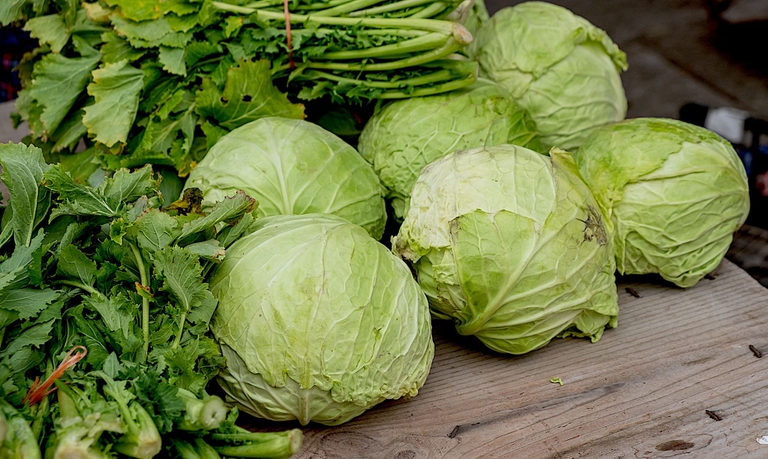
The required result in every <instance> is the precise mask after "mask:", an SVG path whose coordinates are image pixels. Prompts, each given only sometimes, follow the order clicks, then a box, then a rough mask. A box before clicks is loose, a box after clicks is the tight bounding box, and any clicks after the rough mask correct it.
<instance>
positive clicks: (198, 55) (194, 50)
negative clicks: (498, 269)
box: [184, 41, 222, 67]
mask: <svg viewBox="0 0 768 459" xmlns="http://www.w3.org/2000/svg"><path fill="white" fill-rule="evenodd" d="M186 51H187V52H186V53H185V55H184V59H186V62H187V66H188V67H191V66H193V65H195V64H196V63H197V62H198V61H200V60H201V59H204V58H206V57H208V56H211V55H213V54H220V53H221V52H222V49H221V46H220V45H218V44H216V43H210V42H207V41H193V42H191V43H190V44H188V45H187V48H186Z"/></svg>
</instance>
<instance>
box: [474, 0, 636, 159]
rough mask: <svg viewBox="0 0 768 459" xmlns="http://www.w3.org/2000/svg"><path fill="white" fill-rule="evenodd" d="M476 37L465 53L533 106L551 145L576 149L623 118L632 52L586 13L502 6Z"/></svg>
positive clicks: (527, 106) (537, 5)
mask: <svg viewBox="0 0 768 459" xmlns="http://www.w3.org/2000/svg"><path fill="white" fill-rule="evenodd" d="M475 35H476V36H475V38H476V39H475V41H474V42H473V43H472V44H471V45H470V46H469V47H468V49H467V50H468V52H469V54H470V55H471V56H472V57H473V58H474V59H476V60H477V62H478V63H479V65H480V70H481V74H483V75H484V76H487V77H489V78H491V79H492V80H495V81H497V82H499V83H500V84H502V85H503V86H505V87H506V88H507V89H508V90H509V91H510V92H511V93H512V95H513V97H515V99H516V100H517V101H518V102H519V103H520V105H522V106H523V107H524V108H525V109H526V110H528V112H529V113H530V114H531V116H532V117H533V119H534V121H535V122H536V125H537V126H538V128H539V132H540V133H541V136H542V143H543V144H544V147H545V148H546V149H549V148H551V147H553V146H554V147H558V148H562V149H566V150H571V149H575V148H578V147H579V145H581V144H582V143H583V142H584V140H585V139H586V137H587V136H588V135H589V134H590V132H592V131H594V130H595V129H596V128H598V127H599V126H602V125H603V124H606V123H610V122H615V121H620V120H622V119H624V116H625V115H626V112H627V100H626V97H625V95H624V88H623V87H622V85H621V78H620V76H619V73H620V72H621V71H622V70H626V68H627V59H626V55H625V54H624V53H623V52H622V51H621V50H619V48H618V47H617V46H616V44H614V43H613V42H612V41H611V39H610V37H608V35H607V34H606V33H605V31H603V30H601V29H599V28H597V27H595V26H594V25H592V24H590V23H589V22H588V21H587V20H585V19H584V18H582V17H580V16H576V15H574V14H573V13H572V12H570V11H569V10H567V9H565V8H563V7H560V6H557V5H554V4H552V3H547V2H537V1H530V2H524V3H521V4H519V5H515V6H513V7H507V8H502V9H501V10H499V11H497V12H496V13H495V14H494V15H493V16H492V17H491V19H490V20H489V21H487V22H486V23H485V25H483V26H482V27H481V28H480V29H479V30H478V31H477V33H476V34H475Z"/></svg>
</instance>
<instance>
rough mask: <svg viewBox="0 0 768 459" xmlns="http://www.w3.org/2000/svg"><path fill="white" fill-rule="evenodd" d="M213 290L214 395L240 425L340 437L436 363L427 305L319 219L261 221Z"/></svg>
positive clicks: (223, 267) (368, 248)
mask: <svg viewBox="0 0 768 459" xmlns="http://www.w3.org/2000/svg"><path fill="white" fill-rule="evenodd" d="M210 282H211V283H210V285H211V292H213V294H214V296H215V297H216V298H217V299H218V301H219V307H218V308H217V309H216V313H215V315H214V319H213V325H212V330H213V331H214V333H215V335H216V336H217V338H218V339H219V340H220V343H221V346H222V352H223V354H224V356H225V357H226V358H227V367H226V368H225V369H223V370H222V372H221V373H220V377H219V380H220V384H221V385H222V387H223V388H224V390H225V391H226V392H227V393H228V394H229V395H230V397H232V399H233V400H235V401H236V403H237V404H238V406H239V407H240V408H241V409H242V410H244V411H246V412H248V413H252V414H255V415H257V416H259V417H263V418H267V419H274V420H294V419H295V420H298V421H299V422H300V423H301V424H307V423H308V422H310V421H314V422H319V423H322V424H326V425H337V424H341V423H343V422H346V421H348V420H350V419H352V418H354V417H355V416H358V415H360V414H361V413H363V412H364V411H365V410H367V409H369V408H371V407H372V406H374V405H376V404H377V403H380V402H382V401H384V400H387V399H396V398H400V397H403V396H412V395H415V394H416V393H417V391H418V389H419V388H420V387H421V386H422V385H423V384H424V381H425V379H426V377H427V374H428V372H429V369H430V366H431V363H432V357H433V354H434V344H433V342H432V334H431V322H430V318H429V309H428V307H427V302H426V298H425V297H424V294H423V292H421V290H420V289H419V287H418V284H417V283H416V282H415V281H414V279H413V277H412V275H411V273H410V271H409V270H408V267H407V266H406V265H405V263H403V262H402V261H400V260H398V259H397V258H396V257H394V256H393V255H392V254H391V253H390V252H389V251H388V250H387V248H386V247H384V246H383V245H382V244H380V243H379V242H377V241H376V240H374V239H373V238H371V237H370V236H369V235H368V233H366V232H365V231H364V230H363V229H362V228H360V227H359V226H357V225H354V224H352V223H349V222H348V221H346V220H343V219H341V218H339V217H335V216H332V215H320V214H311V215H280V216H274V217H266V218H263V219H259V220H258V221H257V222H256V223H255V224H254V226H253V232H252V233H251V234H249V235H247V236H245V237H243V238H241V239H239V240H238V241H237V242H235V243H234V244H232V246H231V247H230V249H229V251H228V254H227V257H226V258H225V259H224V261H223V262H222V263H221V264H220V265H218V266H217V267H216V268H215V270H214V272H213V274H212V277H211V281H210ZM337 349H345V352H343V353H342V352H337V351H336V350H337ZM225 438H232V437H226V436H224V437H218V436H217V434H214V435H213V436H212V440H217V439H222V440H223V439H225ZM234 438H237V437H234ZM234 438H232V439H234ZM215 446H216V447H217V450H218V451H219V452H220V453H221V454H223V455H225V456H230V455H234V454H235V451H236V450H238V449H237V448H235V447H227V448H220V447H218V446H217V445H215Z"/></svg>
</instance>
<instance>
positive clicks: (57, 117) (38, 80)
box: [20, 54, 101, 135]
mask: <svg viewBox="0 0 768 459" xmlns="http://www.w3.org/2000/svg"><path fill="white" fill-rule="evenodd" d="M100 59H101V56H100V55H99V54H96V55H92V56H85V57H75V58H68V57H64V56H62V55H60V54H47V55H45V56H43V57H42V58H41V59H40V61H38V62H37V63H36V64H35V66H34V70H33V79H32V86H30V87H28V88H26V89H25V90H23V91H21V92H23V93H24V92H26V96H27V97H29V98H30V100H31V101H35V102H36V103H37V105H38V106H39V110H41V111H40V117H39V119H40V123H41V125H42V129H41V130H40V131H37V130H33V131H32V132H34V133H35V134H37V135H45V134H52V133H53V132H54V131H56V129H57V128H58V127H59V124H61V122H62V121H63V120H64V117H65V116H66V115H67V113H68V112H69V110H70V109H71V108H72V106H73V105H74V103H75V101H76V100H77V98H78V97H80V95H81V94H82V93H83V90H84V89H85V86H86V84H87V83H88V80H89V78H90V77H91V72H92V71H93V69H95V68H96V66H97V65H98V64H99V60H100ZM20 96H21V94H20ZM29 116H32V115H29Z"/></svg>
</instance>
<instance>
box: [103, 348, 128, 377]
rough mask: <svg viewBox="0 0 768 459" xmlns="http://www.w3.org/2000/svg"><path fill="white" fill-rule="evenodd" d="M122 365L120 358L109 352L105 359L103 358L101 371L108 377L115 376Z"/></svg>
mask: <svg viewBox="0 0 768 459" xmlns="http://www.w3.org/2000/svg"><path fill="white" fill-rule="evenodd" d="M122 369H123V365H122V364H121V363H120V359H118V358H117V354H115V353H114V352H112V353H110V354H109V356H108V357H107V359H106V360H104V366H103V367H102V371H104V373H105V374H106V375H107V376H109V377H110V378H117V376H118V374H119V373H120V371H122Z"/></svg>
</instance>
